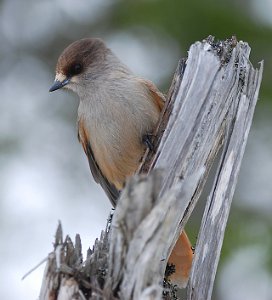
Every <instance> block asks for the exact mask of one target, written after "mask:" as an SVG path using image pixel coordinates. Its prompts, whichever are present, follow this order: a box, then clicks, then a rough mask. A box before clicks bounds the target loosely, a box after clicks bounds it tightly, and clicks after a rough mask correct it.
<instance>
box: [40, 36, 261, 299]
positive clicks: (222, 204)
mask: <svg viewBox="0 0 272 300" xmlns="http://www.w3.org/2000/svg"><path fill="white" fill-rule="evenodd" d="M249 52H250V47H249V46H248V45H247V44H246V43H243V42H239V43H237V41H236V39H235V38H232V39H229V40H226V41H224V42H214V39H213V38H212V37H209V38H207V39H206V40H204V41H203V42H197V43H195V44H194V45H192V46H191V48H190V51H189V54H188V58H187V59H186V60H183V61H181V62H180V63H179V66H178V68H177V71H176V74H175V77H174V80H173V84H172V87H171V89H170V92H169V97H168V101H167V105H166V107H165V110H164V113H163V114H162V117H161V122H160V124H159V126H158V130H157V148H156V151H155V154H154V153H146V155H145V157H144V161H143V163H142V165H141V167H140V169H139V171H140V172H145V173H149V171H150V170H152V169H154V170H155V171H153V172H151V173H150V174H149V176H143V175H138V176H135V177H134V178H131V179H130V180H129V182H128V184H127V186H126V188H125V189H124V191H123V192H122V195H121V197H120V199H119V201H118V205H117V207H116V210H115V213H114V216H113V217H112V218H110V219H109V220H108V224H107V228H106V230H105V231H103V232H102V234H101V237H100V239H99V240H98V239H97V241H96V243H95V245H94V247H93V250H90V251H89V253H88V255H87V259H86V261H85V262H82V254H81V244H80V238H79V236H77V237H76V243H75V245H73V243H72V242H71V240H70V238H69V237H67V238H66V239H65V241H63V237H62V231H61V227H59V229H58V231H57V234H56V240H55V249H54V252H52V253H51V254H50V255H49V256H48V262H47V266H46V270H45V273H44V280H43V284H42V288H41V292H40V297H39V299H40V300H45V299H46V300H47V299H52V300H53V299H59V300H63V299H65V300H68V299H124V300H129V299H162V298H163V297H164V298H165V299H174V297H175V291H174V289H173V290H171V289H170V291H169V290H168V291H163V285H162V282H163V278H164V272H165V268H166V263H167V259H168V257H169V255H170V253H171V251H172V249H173V247H174V245H175V242H176V240H177V238H178V236H179V233H180V231H181V230H182V228H183V227H184V225H185V224H186V222H187V220H188V218H189V217H190V215H191V213H192V211H193V209H194V207H195V205H196V203H197V201H198V199H199V196H200V195H201V193H202V191H203V187H204V184H205V182H206V179H207V176H208V173H209V170H210V168H211V165H212V163H213V162H214V159H215V157H216V155H217V154H218V152H219V150H220V149H222V151H221V154H220V155H221V157H220V161H219V163H218V166H217V171H216V174H215V175H214V178H213V182H214V183H213V186H212V189H211V191H210V194H209V197H208V199H207V203H206V208H205V212H204V215H203V218H202V224H201V228H200V232H199V235H198V241H197V245H196V252H195V257H194V261H193V267H192V272H191V276H190V280H189V286H188V293H187V299H188V300H189V299H199V300H200V299H211V295H212V289H213V284H214V279H215V274H216V269H217V265H218V261H219V257H220V251H221V246H222V242H223V238H224V231H225V227H226V223H227V219H228V215H229V210H230V205H231V201H232V197H233V193H234V189H235V186H236V182H237V177H238V173H239V169H240V165H241V161H242V157H243V153H244V149H245V145H246V141H247V137H248V133H249V129H250V126H251V122H252V117H253V112H254V108H255V105H256V102H257V99H258V93H259V88H260V83H261V77H262V69H263V64H262V63H261V64H260V69H254V68H253V67H252V65H251V63H250V61H249Z"/></svg>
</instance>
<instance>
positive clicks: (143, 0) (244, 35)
mask: <svg viewBox="0 0 272 300" xmlns="http://www.w3.org/2000/svg"><path fill="white" fill-rule="evenodd" d="M139 24H140V25H139ZM111 26H113V27H115V28H120V29H125V30H128V29H129V28H130V27H131V28H132V27H137V26H146V27H148V28H151V29H152V30H154V31H157V32H158V33H159V32H166V33H167V34H168V35H170V36H172V37H173V38H174V39H175V40H176V41H178V43H179V45H180V46H181V48H182V49H183V50H187V49H188V48H189V47H190V45H191V44H192V43H194V42H195V41H198V40H202V39H204V38H205V37H207V36H208V35H213V36H215V37H216V38H217V39H226V38H228V37H231V36H232V35H236V36H237V38H238V40H243V41H246V42H248V43H249V44H250V46H251V48H252V56H251V61H252V62H253V63H254V64H257V63H258V62H259V61H261V60H264V61H265V68H264V79H263V83H262V88H261V98H262V99H263V100H266V101H268V100H269V101H270V103H272V101H271V98H272V97H271V96H272V85H271V84H270V78H271V76H272V56H271V53H272V29H271V27H269V26H267V25H263V24H260V22H258V21H257V20H256V18H254V16H253V14H252V13H251V11H250V10H249V3H248V1H247V0H242V1H241V0H240V1H235V0H233V1H230V0H228V1H216V0H207V1H199V0H192V1H190V0H170V1H165V0H139V1H126V0H122V1H119V2H118V4H117V5H116V6H115V9H114V11H113V14H112V16H111Z"/></svg>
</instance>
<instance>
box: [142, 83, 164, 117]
mask: <svg viewBox="0 0 272 300" xmlns="http://www.w3.org/2000/svg"><path fill="white" fill-rule="evenodd" d="M139 81H140V82H142V83H143V84H144V85H145V86H146V87H147V89H148V90H149V92H150V93H151V95H152V99H153V101H154V103H155V104H156V105H157V106H158V108H159V110H160V111H161V110H162V109H163V106H164V104H165V97H164V95H163V93H161V92H160V91H159V89H158V88H157V87H156V86H155V84H154V83H153V82H151V81H149V80H146V79H142V78H139Z"/></svg>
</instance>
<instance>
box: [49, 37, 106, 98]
mask: <svg viewBox="0 0 272 300" xmlns="http://www.w3.org/2000/svg"><path fill="white" fill-rule="evenodd" d="M109 52H110V50H109V49H108V48H107V47H106V46H105V44H104V42H103V41H102V40H100V39H97V38H87V39H81V40H78V41H76V42H74V43H72V44H71V45H69V46H68V47H67V48H66V49H64V51H63V52H62V54H61V55H60V57H59V59H58V62H57V66H56V77H55V81H54V84H53V85H52V87H51V88H50V90H49V91H50V92H53V91H56V90H58V89H61V88H67V89H70V90H73V91H74V92H76V93H79V90H80V89H81V88H82V87H84V86H86V84H88V82H89V81H90V80H91V79H92V78H95V77H97V76H99V74H100V73H101V72H103V70H104V69H105V66H106V59H107V54H108V53H109Z"/></svg>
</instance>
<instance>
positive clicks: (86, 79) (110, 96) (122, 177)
mask: <svg viewBox="0 0 272 300" xmlns="http://www.w3.org/2000/svg"><path fill="white" fill-rule="evenodd" d="M60 88H66V89H69V90H72V91H73V92H75V93H76V94H77V95H78V96H79V100H80V102H79V107H78V138H79V141H80V143H81V144H82V146H83V149H84V151H85V153H86V155H87V157H88V160H89V165H90V169H91V172H92V175H93V177H94V179H95V181H96V182H97V183H100V184H101V186H102V188H103V189H104V190H105V192H106V194H107V195H108V197H109V199H110V201H111V203H112V205H113V206H115V205H116V201H117V200H118V196H119V193H120V191H121V190H122V188H123V187H124V184H125V181H126V179H127V178H128V177H130V176H131V175H133V174H134V173H135V172H136V170H137V168H138V166H139V163H140V161H141V158H142V157H143V154H144V151H145V149H146V147H147V145H149V146H150V145H151V143H150V138H149V137H150V134H152V132H153V131H154V129H155V126H156V124H157V122H158V119H159V116H160V112H161V110H162V108H163V106H164V101H165V99H164V96H163V94H162V93H161V92H160V91H159V90H158V89H157V87H156V86H155V85H154V84H153V83H152V82H150V81H148V80H145V79H142V78H140V77H138V76H135V75H134V74H133V73H132V72H131V71H130V70H129V68H128V67H127V66H125V65H124V64H123V63H122V62H121V61H120V60H119V59H118V58H117V57H116V56H115V55H114V53H113V52H112V51H111V50H110V49H109V48H107V47H106V45H105V44H104V42H103V41H102V40H100V39H96V38H87V39H81V40H78V41H76V42H74V43H72V44H71V45H69V46H68V47H67V48H66V49H65V50H64V51H63V52H62V54H61V55H60V57H59V59H58V62H57V66H56V77H55V82H54V84H53V86H52V87H51V88H50V90H49V91H50V92H52V91H55V90H58V89H60ZM176 248H177V249H176ZM192 257H193V254H192V249H191V244H190V241H189V240H188V238H187V235H186V233H185V232H182V234H181V236H180V239H179V240H178V242H177V244H176V246H175V248H174V249H173V252H172V254H171V256H170V258H169V262H170V263H173V264H174V265H175V268H176V272H175V273H174V274H173V275H172V276H171V280H172V281H173V282H174V283H175V284H178V285H179V286H181V287H184V286H185V285H186V283H187V279H188V276H189V272H190V268H191V262H192Z"/></svg>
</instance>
